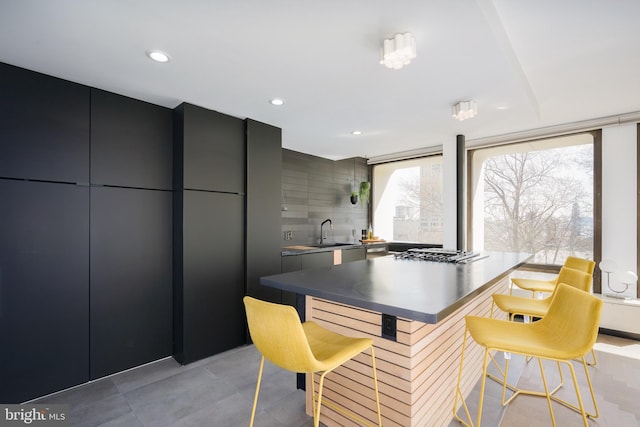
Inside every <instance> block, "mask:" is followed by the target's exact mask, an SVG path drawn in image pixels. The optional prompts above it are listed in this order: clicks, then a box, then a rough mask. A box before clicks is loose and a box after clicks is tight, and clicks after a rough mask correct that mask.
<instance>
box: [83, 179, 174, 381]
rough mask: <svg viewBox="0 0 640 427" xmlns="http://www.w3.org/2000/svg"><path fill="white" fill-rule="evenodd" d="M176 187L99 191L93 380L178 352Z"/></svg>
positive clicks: (94, 224)
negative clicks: (175, 341)
mask: <svg viewBox="0 0 640 427" xmlns="http://www.w3.org/2000/svg"><path fill="white" fill-rule="evenodd" d="M171 206H172V193H171V192H169V191H154V190H140V189H132V188H110V187H94V188H92V189H91V298H90V307H91V329H90V331H91V379H96V378H100V377H103V376H105V375H109V374H112V373H115V372H119V371H123V370H125V369H129V368H132V367H134V366H138V365H141V364H143V363H147V362H151V361H153V360H157V359H160V358H162V357H166V356H169V355H171V351H172V302H171V298H172V292H173V290H172V289H173V288H172V250H171V244H172V230H171V227H172V221H171V217H172V209H171Z"/></svg>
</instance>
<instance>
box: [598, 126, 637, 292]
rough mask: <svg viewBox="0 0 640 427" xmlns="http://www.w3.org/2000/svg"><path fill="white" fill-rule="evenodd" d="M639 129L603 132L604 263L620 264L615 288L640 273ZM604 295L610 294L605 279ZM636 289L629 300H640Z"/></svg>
mask: <svg viewBox="0 0 640 427" xmlns="http://www.w3.org/2000/svg"><path fill="white" fill-rule="evenodd" d="M636 134H637V126H636V124H635V123H632V124H626V125H621V126H612V127H607V128H604V129H603V130H602V259H612V260H614V261H616V263H617V264H618V273H617V274H616V273H613V274H611V276H610V278H611V285H612V287H615V288H616V289H623V288H624V285H622V284H621V283H620V281H619V276H620V274H619V273H620V272H624V271H626V270H630V271H633V272H634V273H637V266H636V260H637V242H636V238H637V237H636V236H637V209H636V206H637V203H636V197H637V196H636V195H637V189H636V182H637V164H636V159H637V156H636V150H637V135H636ZM602 286H603V287H602V292H603V293H607V292H606V276H605V275H603V282H602ZM636 289H637V287H636V285H635V284H634V285H631V286H629V289H628V290H627V292H625V293H624V295H625V296H629V297H633V298H636V297H637V295H636Z"/></svg>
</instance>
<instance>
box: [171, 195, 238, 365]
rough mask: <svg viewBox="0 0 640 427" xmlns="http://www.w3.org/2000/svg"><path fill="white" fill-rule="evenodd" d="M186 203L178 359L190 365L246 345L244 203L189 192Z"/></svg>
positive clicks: (236, 199)
mask: <svg viewBox="0 0 640 427" xmlns="http://www.w3.org/2000/svg"><path fill="white" fill-rule="evenodd" d="M183 203H184V206H183V215H184V218H183V221H182V228H183V231H182V233H183V238H182V257H181V260H182V277H181V280H180V279H179V280H180V281H179V283H177V286H178V288H177V289H178V292H180V296H179V299H182V301H181V306H180V307H178V310H176V313H175V314H176V315H177V316H178V318H179V319H178V321H179V322H181V325H178V326H179V330H178V332H179V333H180V334H181V335H182V336H181V337H178V339H177V342H182V348H181V349H177V351H176V359H177V360H178V361H179V362H181V363H188V362H192V361H194V360H198V359H202V358H204V357H208V356H211V355H213V354H217V353H220V352H223V351H226V350H229V349H231V348H235V347H238V346H240V345H243V344H244V342H245V320H244V319H245V318H244V308H243V304H242V297H243V296H244V283H245V282H244V278H245V276H244V231H243V230H244V220H243V218H244V215H243V213H244V197H243V196H240V195H235V194H225V193H211V192H204V191H187V190H185V191H184V193H183ZM179 299H177V300H176V302H180V301H179Z"/></svg>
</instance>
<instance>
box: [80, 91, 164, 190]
mask: <svg viewBox="0 0 640 427" xmlns="http://www.w3.org/2000/svg"><path fill="white" fill-rule="evenodd" d="M172 126H173V110H171V109H168V108H164V107H160V106H157V105H153V104H149V103H146V102H142V101H138V100H135V99H131V98H127V97H124V96H120V95H116V94H113V93H109V92H104V91H101V90H98V89H92V90H91V182H92V183H94V184H105V185H117V186H124V187H138V188H155V189H164V190H171V189H172V173H173V164H172V153H173V134H172Z"/></svg>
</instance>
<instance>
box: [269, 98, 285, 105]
mask: <svg viewBox="0 0 640 427" xmlns="http://www.w3.org/2000/svg"><path fill="white" fill-rule="evenodd" d="M269 103H271V105H283V104H284V100H283V99H280V98H273V99H272V100H271V101H269Z"/></svg>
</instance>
